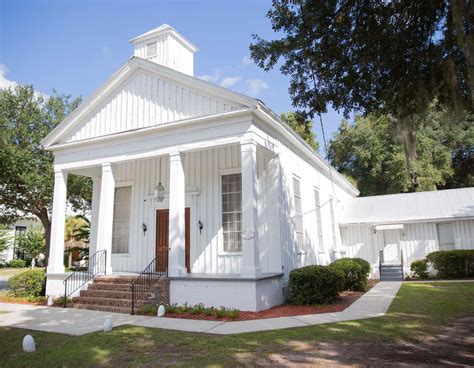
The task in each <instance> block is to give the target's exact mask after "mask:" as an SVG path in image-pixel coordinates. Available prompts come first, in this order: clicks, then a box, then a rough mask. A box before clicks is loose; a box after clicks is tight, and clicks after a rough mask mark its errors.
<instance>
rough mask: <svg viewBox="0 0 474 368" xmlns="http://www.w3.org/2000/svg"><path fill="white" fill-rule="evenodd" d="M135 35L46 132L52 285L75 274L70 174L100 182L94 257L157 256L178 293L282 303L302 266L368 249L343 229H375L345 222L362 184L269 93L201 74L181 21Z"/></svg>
mask: <svg viewBox="0 0 474 368" xmlns="http://www.w3.org/2000/svg"><path fill="white" fill-rule="evenodd" d="M130 42H131V44H132V45H133V47H134V56H133V57H131V58H130V59H129V60H128V61H127V62H126V63H125V65H123V66H122V67H121V68H120V69H119V70H117V71H116V72H115V73H114V74H113V75H112V76H111V77H110V79H108V80H107V81H106V82H105V83H104V84H103V85H102V86H101V87H100V88H99V89H98V90H97V91H96V92H95V93H94V94H93V95H92V96H91V97H90V98H88V99H87V100H86V101H84V102H83V103H82V104H81V105H80V106H79V107H78V108H77V109H76V110H75V111H74V112H73V113H72V114H71V115H70V116H68V117H67V118H66V119H65V120H64V121H63V122H62V123H61V124H60V125H58V126H57V127H56V128H55V129H54V130H53V131H52V132H51V133H50V134H49V135H48V136H47V137H46V138H45V139H44V140H43V145H44V147H45V148H46V149H47V150H50V151H52V152H53V153H54V157H55V161H54V171H55V182H54V203H53V217H52V230H51V253H50V260H49V266H48V269H47V280H48V281H47V295H63V294H64V284H63V280H64V279H65V278H66V277H67V275H68V274H67V273H65V269H64V264H63V254H64V222H65V208H66V188H67V176H68V174H69V173H73V174H78V175H84V176H88V177H91V178H92V180H93V197H92V221H91V256H92V255H93V254H94V252H102V254H105V255H106V257H105V262H106V267H105V270H104V272H105V273H106V274H108V275H117V276H120V275H133V274H139V273H141V272H142V271H143V270H144V269H145V268H146V267H147V265H149V264H150V262H152V261H153V260H154V262H155V263H153V264H154V268H155V270H156V271H157V272H162V273H165V274H166V275H167V278H168V279H169V298H170V301H171V303H178V304H183V303H185V302H187V303H189V304H197V303H200V302H202V303H204V304H206V305H209V306H211V305H213V306H222V305H224V306H228V307H235V308H239V309H241V310H262V309H266V308H270V307H272V306H274V305H277V304H281V303H282V300H283V299H282V298H283V297H282V288H283V287H284V286H286V283H287V280H288V274H289V272H290V271H291V270H292V269H294V268H296V267H301V266H304V265H309V264H328V263H330V262H331V261H332V260H334V259H335V258H339V257H341V256H343V255H344V254H348V249H349V250H351V249H354V247H355V246H356V245H357V244H358V245H357V246H358V247H360V246H361V245H360V242H361V241H362V240H357V239H355V235H347V234H345V235H344V234H343V240H344V238H348V237H349V238H350V239H352V240H353V241H352V242H351V243H350V244H349V245H348V247H349V248H348V247H346V246H345V245H344V244H343V242H342V241H341V229H343V230H344V229H348V228H351V229H352V230H353V229H355V228H356V227H357V226H359V227H364V229H365V226H366V225H367V226H369V227H368V229H369V230H368V232H367V234H368V235H367V234H366V235H365V236H368V237H369V238H370V236H369V235H370V234H373V232H371V231H372V230H373V229H372V228H371V226H372V224H366V223H364V225H361V224H358V225H356V224H353V223H352V222H351V223H349V222H347V221H346V223H341V221H342V220H341V219H343V217H342V216H343V211H344V208H347V207H348V206H349V202H351V201H352V200H353V199H354V198H355V197H357V196H358V194H359V193H358V191H357V189H356V188H355V187H354V186H353V185H351V184H350V183H349V182H348V181H347V180H346V179H345V178H344V177H343V176H342V175H340V174H339V173H338V172H337V171H336V170H335V169H333V168H332V167H330V166H329V165H328V164H327V163H326V162H325V161H324V160H323V159H322V158H321V157H320V156H319V155H318V153H316V152H315V151H314V150H313V149H312V148H311V147H309V146H308V145H307V144H306V143H305V142H304V141H303V140H302V139H301V138H300V137H299V136H298V135H297V134H296V133H295V132H294V131H292V130H291V129H290V128H289V127H288V126H287V125H286V124H284V123H283V122H282V121H281V120H280V119H279V118H278V116H277V115H276V114H275V113H273V112H272V111H271V110H270V109H269V108H268V107H267V106H265V105H264V104H263V103H262V102H261V101H259V100H256V99H254V98H250V97H247V96H244V95H242V94H239V93H236V92H233V91H231V90H229V89H226V88H223V87H220V86H217V85H214V84H212V83H208V82H206V81H203V80H200V79H198V78H196V77H194V74H193V60H194V53H195V52H196V51H197V48H196V47H195V46H194V45H193V44H192V43H191V42H189V41H188V40H187V39H185V38H184V37H183V36H182V35H180V34H179V33H178V32H176V31H175V30H174V29H173V28H172V27H170V26H168V25H163V26H161V27H158V28H156V29H154V30H151V31H149V32H147V33H145V34H143V35H141V36H138V37H136V38H134V39H132V40H131V41H130ZM467 193H468V194H469V196H470V200H471V201H473V200H474V196H473V192H472V190H470V189H469V190H467ZM353 215H354V216H355V217H357V213H354V214H353ZM469 216H472V218H474V213H472V207H471V213H470V215H469ZM469 216H468V217H469ZM347 218H348V221H349V217H347ZM350 221H352V217H351V219H350ZM380 225H381V224H379V223H377V226H380ZM469 226H470V235H469V236H470V240H469V242H470V243H469V244H470V246H471V247H473V232H474V231H473V230H472V226H473V225H472V222H471V224H470V225H469ZM398 228H400V225H399V224H398ZM381 229H383V228H381ZM361 231H362V230H361ZM364 231H366V230H364ZM357 234H359V233H357ZM364 234H365V233H364ZM466 236H467V235H466ZM354 239H355V240H354ZM354 242H355V243H354ZM465 244H467V242H465ZM377 249H378V248H377ZM382 249H383V246H382ZM349 253H350V252H349ZM353 253H354V254H355V255H358V254H362V253H360V252H353ZM351 254H352V253H351ZM371 257H372V255H371ZM369 258H370V257H369ZM370 261H371V263H372V264H373V267H377V261H378V259H377V258H373V259H372V258H370ZM86 286H87V285H86Z"/></svg>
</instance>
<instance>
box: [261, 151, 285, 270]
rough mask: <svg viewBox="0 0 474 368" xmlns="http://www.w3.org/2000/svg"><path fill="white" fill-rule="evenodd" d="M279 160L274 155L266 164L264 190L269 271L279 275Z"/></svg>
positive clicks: (280, 259) (280, 251) (280, 254)
mask: <svg viewBox="0 0 474 368" xmlns="http://www.w3.org/2000/svg"><path fill="white" fill-rule="evenodd" d="M280 177H281V175H280V158H279V156H278V155H274V156H273V157H272V158H270V161H269V162H268V166H267V170H266V174H265V188H266V190H267V192H266V195H267V196H268V200H267V201H266V204H267V208H266V210H267V212H266V214H267V216H266V221H267V237H268V249H269V253H270V254H268V256H269V257H270V259H269V271H270V272H275V273H280V272H281V271H282V268H281V266H282V257H281V256H282V247H281V234H280V229H282V226H281V223H280V219H281V217H283V216H281V213H282V211H283V208H282V205H281V200H280V193H281V185H280V184H281V180H280Z"/></svg>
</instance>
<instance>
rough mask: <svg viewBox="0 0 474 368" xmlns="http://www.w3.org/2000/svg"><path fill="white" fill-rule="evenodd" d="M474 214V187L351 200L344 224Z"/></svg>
mask: <svg viewBox="0 0 474 368" xmlns="http://www.w3.org/2000/svg"><path fill="white" fill-rule="evenodd" d="M461 218H474V187H473V188H461V189H447V190H438V191H434V192H417V193H402V194H389V195H381V196H372V197H360V198H353V199H351V200H349V201H348V202H347V203H346V204H345V205H344V209H343V213H342V220H341V222H340V223H341V224H389V223H404V222H421V221H437V220H441V221H444V220H449V219H461Z"/></svg>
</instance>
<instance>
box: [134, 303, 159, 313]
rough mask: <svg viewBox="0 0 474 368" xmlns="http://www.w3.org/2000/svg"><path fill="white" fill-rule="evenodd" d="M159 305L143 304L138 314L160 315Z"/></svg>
mask: <svg viewBox="0 0 474 368" xmlns="http://www.w3.org/2000/svg"><path fill="white" fill-rule="evenodd" d="M158 307H159V306H158V305H156V304H143V305H142V306H140V308H139V309H138V314H153V315H156V314H157V313H158Z"/></svg>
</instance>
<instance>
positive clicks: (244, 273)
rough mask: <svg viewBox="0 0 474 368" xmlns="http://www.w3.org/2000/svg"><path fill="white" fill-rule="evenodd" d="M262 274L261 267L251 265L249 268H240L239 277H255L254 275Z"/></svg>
mask: <svg viewBox="0 0 474 368" xmlns="http://www.w3.org/2000/svg"><path fill="white" fill-rule="evenodd" d="M261 275H262V269H261V268H260V267H259V268H253V267H250V268H242V269H241V270H240V277H242V278H249V279H250V278H256V277H260V276H261Z"/></svg>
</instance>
